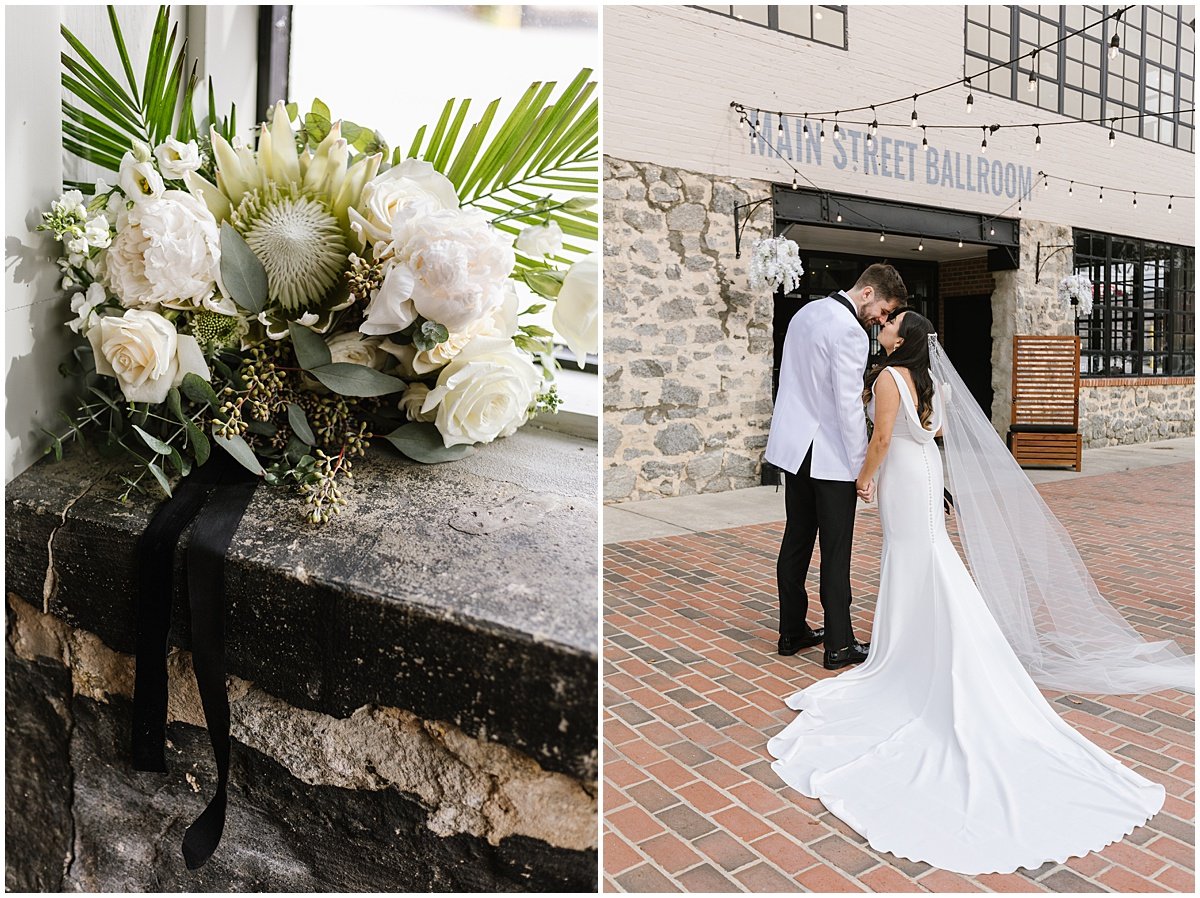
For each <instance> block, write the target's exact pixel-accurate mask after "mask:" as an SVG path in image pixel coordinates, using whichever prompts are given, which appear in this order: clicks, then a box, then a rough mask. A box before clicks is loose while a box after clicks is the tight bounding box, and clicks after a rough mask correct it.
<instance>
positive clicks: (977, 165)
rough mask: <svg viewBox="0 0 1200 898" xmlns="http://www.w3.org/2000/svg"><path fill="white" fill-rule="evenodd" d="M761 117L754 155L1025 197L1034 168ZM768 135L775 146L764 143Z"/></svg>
mask: <svg viewBox="0 0 1200 898" xmlns="http://www.w3.org/2000/svg"><path fill="white" fill-rule="evenodd" d="M760 118H761V124H760V125H759V127H758V130H757V132H756V133H755V135H754V136H753V137H752V138H751V139H750V154H751V155H753V156H770V157H772V158H773V157H775V156H776V155H780V156H783V157H784V158H785V159H787V160H788V161H790V162H792V163H793V164H796V165H811V166H820V167H824V166H827V165H832V166H833V167H834V168H835V169H837V170H838V171H845V170H847V169H849V170H850V171H852V172H856V173H861V174H862V175H864V176H867V177H879V178H891V179H892V180H896V181H915V182H917V183H920V184H925V185H927V186H930V187H942V188H947V189H951V190H961V191H964V192H966V193H981V194H984V195H986V196H996V197H1007V198H1009V199H1014V200H1015V199H1017V198H1018V197H1029V196H1031V194H1032V191H1033V184H1034V171H1033V168H1032V167H1030V166H1028V165H1017V164H1015V163H1013V162H1004V161H1003V160H1000V159H994V158H992V157H990V156H985V155H983V154H982V153H978V154H976V153H963V152H960V151H958V150H950V149H939V148H937V147H934V146H928V147H922V146H921V142H920V141H919V140H900V139H898V138H895V137H888V136H885V135H882V134H876V135H875V136H874V137H872V138H871V140H870V141H869V142H868V141H867V139H866V136H867V135H866V132H865V131H857V130H855V129H853V128H845V127H839V131H838V133H837V134H832V131H831V126H829V125H828V123H827V124H826V137H827V138H828V140H827V142H826V143H822V142H821V137H820V134H821V123H820V122H817V121H809V122H808V133H807V134H805V133H804V123H805V120H804V119H801V118H796V117H794V116H785V117H784V119H783V130H782V131H780V130H779V128H778V126H779V121H778V117H777V116H775V115H772V114H771V113H769V112H763V113H760ZM768 135H770V137H771V143H772V144H774V147H775V149H774V150H772V149H771V144H768V143H767V139H768V137H767V136H768ZM826 150H828V152H826ZM776 151H778V153H776Z"/></svg>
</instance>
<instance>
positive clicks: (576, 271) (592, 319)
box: [553, 253, 600, 368]
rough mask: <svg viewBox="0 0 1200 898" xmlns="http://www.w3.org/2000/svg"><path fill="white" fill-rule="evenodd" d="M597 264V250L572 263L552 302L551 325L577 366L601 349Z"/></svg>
mask: <svg viewBox="0 0 1200 898" xmlns="http://www.w3.org/2000/svg"><path fill="white" fill-rule="evenodd" d="M599 265H600V262H599V258H598V257H597V255H596V253H590V254H589V255H586V256H584V257H583V258H582V259H580V260H579V261H578V262H576V263H575V264H574V265H572V266H571V268H570V270H568V271H567V276H566V277H565V278H563V284H562V289H561V290H559V292H558V299H557V300H556V301H555V303H554V317H553V321H554V329H555V330H556V331H557V332H558V334H559V336H561V337H562V338H563V339H564V340H566V342H567V345H568V346H569V347H571V352H573V353H575V358H576V359H578V361H579V367H580V368H582V367H583V365H584V356H585V355H587V354H588V353H594V352H598V351H599V349H600V320H599V302H598V299H597V298H598V289H599V283H598V281H599V274H600V268H599Z"/></svg>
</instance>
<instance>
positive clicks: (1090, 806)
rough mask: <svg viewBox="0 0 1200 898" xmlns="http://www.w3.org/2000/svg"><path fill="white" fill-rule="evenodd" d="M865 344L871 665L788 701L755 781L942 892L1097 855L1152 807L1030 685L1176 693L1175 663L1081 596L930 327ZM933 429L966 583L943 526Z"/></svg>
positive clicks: (894, 325)
mask: <svg viewBox="0 0 1200 898" xmlns="http://www.w3.org/2000/svg"><path fill="white" fill-rule="evenodd" d="M879 343H880V345H881V346H882V347H883V348H884V350H885V352H886V353H887V357H886V359H885V360H884V362H883V363H882V365H880V366H877V367H875V368H873V369H872V370H871V371H870V372H869V373H868V375H867V390H865V391H864V398H867V397H868V396H869V397H871V399H870V403H869V405H868V413H869V414H870V416H871V418H872V420H873V421H874V434H873V437H872V439H871V442H870V445H869V448H868V450H867V457H866V461H865V462H864V464H863V468H862V471H861V473H860V476H859V479H858V487H859V491H860V493H859V494H860V496H862V497H863V498H864V499H866V500H867V501H870V500H871V498H873V492H874V488H875V484H874V483H872V479H873V477H874V475H875V472H876V471H878V500H879V517H880V522H881V525H882V529H883V557H882V561H881V566H880V576H879V597H878V602H877V605H876V610H875V623H874V632H873V634H872V638H871V650H870V655H869V657H868V658H867V660H866V662H865V663H863V664H862V665H861V666H860V667H858V668H855V669H853V670H851V671H848V672H847V673H844V674H841V675H840V676H838V677H835V678H830V679H826V680H822V681H820V682H817V683H816V684H814V685H812V686H810V687H809V688H807V689H804V690H803V691H801V692H798V693H796V694H795V695H793V696H792V697H791V698H789V699H788V700H787V704H788V707H789V708H792V709H794V710H798V711H803V713H802V714H800V715H799V716H797V717H796V719H795V720H793V721H792V722H791V723H790V724H789V725H788V726H787V727H786V728H785V729H784V730H783V731H782V732H780V733H779V734H778V735H777V736H775V737H774V738H772V739H771V740H770V741H769V742H768V744H767V748H768V751H769V752H770V753H771V754H772V755H773V756H774V757H775V758H777V759H778V760H776V761H775V762H774V763H773V764H772V767H773V769H774V770H775V771H776V772H777V773H778V774H779V776H780V777H781V778H782V779H783V780H784V781H785V782H786V783H787V784H788V785H789V786H791V787H792V788H794V789H796V790H797V791H798V792H801V793H802V794H804V795H807V796H809V797H813V798H819V799H820V800H821V801H822V802H823V803H824V804H825V806H826V807H828V808H829V810H830V811H832V812H833V813H834V814H835V815H836V816H838V817H839V818H841V819H842V820H844V821H845V822H846V823H847V824H849V825H850V826H851V827H853V828H854V829H855V830H856V831H857V832H859V833H860V834H861V835H863V836H864V837H865V838H866V839H867V841H868V842H869V843H870V844H871V846H872V847H873V848H874V849H876V850H877V851H888V852H891V853H892V854H895V855H897V856H898V857H903V858H907V859H909V860H914V861H925V862H927V863H929V864H932V865H933V866H936V867H940V868H942V869H944V870H950V871H953V872H956V873H963V874H981V873H993V872H1001V873H1007V872H1012V871H1013V870H1015V869H1016V868H1018V867H1026V868H1030V869H1032V868H1037V867H1038V866H1040V865H1041V864H1043V863H1044V862H1046V861H1056V862H1061V861H1064V860H1066V859H1067V858H1068V857H1076V856H1081V855H1084V854H1086V853H1088V852H1089V851H1095V850H1098V849H1100V848H1103V847H1104V846H1106V845H1108V844H1109V843H1111V842H1114V841H1116V840H1118V839H1120V838H1122V837H1123V836H1124V835H1126V834H1127V833H1129V832H1130V831H1132V830H1133V829H1134V828H1135V827H1137V826H1140V825H1141V824H1143V823H1145V822H1146V821H1147V820H1148V819H1149V818H1150V817H1152V816H1154V815H1155V814H1156V813H1158V811H1159V810H1160V809H1161V808H1162V805H1163V801H1164V797H1165V792H1164V789H1163V787H1162V786H1160V785H1158V784H1156V783H1153V782H1150V781H1149V780H1147V779H1145V778H1144V777H1142V776H1140V775H1138V774H1137V773H1135V772H1133V771H1132V770H1130V769H1128V768H1127V767H1125V766H1124V765H1122V764H1121V763H1119V762H1118V761H1116V760H1114V759H1113V758H1111V757H1109V755H1108V754H1106V753H1105V752H1104V751H1102V750H1100V749H1099V748H1097V747H1096V746H1095V745H1093V744H1092V743H1090V742H1088V741H1087V740H1086V739H1085V738H1084V737H1083V736H1081V735H1080V734H1079V733H1077V732H1076V731H1075V730H1074V729H1072V728H1071V727H1070V726H1069V725H1068V724H1067V723H1065V722H1064V721H1063V720H1062V718H1060V717H1059V715H1058V714H1057V713H1056V712H1055V711H1054V709H1053V708H1052V707H1051V706H1050V705H1049V703H1048V702H1047V701H1046V699H1045V698H1043V696H1042V694H1041V693H1040V692H1039V691H1038V687H1037V685H1035V682H1034V681H1035V680H1037V682H1038V683H1039V684H1040V685H1042V686H1045V687H1048V688H1057V689H1066V690H1070V691H1092V692H1120V691H1153V690H1156V689H1163V688H1168V687H1174V688H1181V689H1192V688H1194V685H1193V684H1194V675H1195V674H1194V666H1193V662H1192V659H1191V658H1189V657H1184V656H1182V654H1181V653H1180V652H1179V650H1178V649H1177V647H1175V646H1174V645H1173V644H1171V643H1146V642H1144V641H1142V640H1141V638H1140V637H1139V636H1138V635H1137V634H1136V632H1135V631H1133V629H1132V628H1131V627H1129V625H1128V624H1127V623H1125V621H1124V620H1123V619H1121V618H1120V616H1119V615H1118V614H1117V613H1116V612H1115V611H1114V610H1113V609H1112V608H1111V607H1110V606H1109V605H1108V604H1107V603H1106V602H1105V601H1104V599H1103V598H1102V597H1101V596H1100V595H1099V593H1098V592H1097V591H1096V588H1095V585H1094V583H1093V582H1092V580H1091V578H1090V577H1089V576H1088V575H1087V571H1086V568H1084V567H1083V564H1082V561H1081V560H1080V559H1079V556H1078V553H1077V552H1076V551H1075V549H1074V546H1073V544H1072V543H1071V541H1070V537H1069V536H1067V535H1066V531H1065V530H1063V529H1062V527H1061V525H1059V524H1058V522H1057V520H1055V519H1054V516H1053V514H1051V513H1050V511H1049V509H1047V508H1046V507H1045V505H1044V503H1042V501H1041V499H1040V497H1039V496H1038V494H1037V491H1036V489H1034V488H1033V486H1032V485H1031V484H1030V483H1029V480H1028V478H1026V477H1025V476H1024V473H1023V472H1021V470H1020V468H1019V467H1018V466H1017V465H1016V463H1015V462H1014V461H1013V460H1012V458H1011V456H1009V455H1008V453H1007V451H1006V450H1005V449H1004V447H1003V444H1002V443H1001V442H1000V439H999V437H997V436H996V432H995V430H993V429H992V426H991V423H990V422H989V421H988V420H987V418H986V417H985V416H984V415H983V412H982V410H980V409H979V407H978V406H977V405H976V404H975V403H974V402H973V400H972V399H971V397H970V395H969V393H968V392H967V390H966V388H965V386H963V384H962V381H961V380H960V379H959V378H958V376H957V374H956V373H955V372H954V369H953V367H952V366H951V365H950V363H949V361H948V360H947V359H946V358H945V355H944V353H943V352H942V350H941V347H940V346H939V345H938V343H937V339H936V334H934V333H933V327H932V325H931V324H930V323H929V321H928V320H926V319H925V318H923V317H921V316H920V315H918V314H917V313H916V312H913V311H904V312H901V313H899V314H898V315H895V316H894V317H893V319H892V320H891V321H889V322H888V324H887V325H885V326H884V327H883V328H882V330H881V332H880V334H879ZM943 428H944V430H945V442H946V452H947V462H948V465H949V470H950V479H951V486H952V487H953V488H954V496H955V508H956V514H957V515H958V519H959V530H960V534H961V535H962V538H963V542H964V548H965V550H966V553H967V556H968V560H969V561H970V563H971V568H972V571H973V572H974V574H975V577H976V580H974V581H973V580H972V578H971V574H970V573H968V571H967V568H966V566H965V565H964V564H963V562H962V560H961V559H960V558H959V556H958V553H957V552H956V551H955V549H954V546H953V544H952V543H951V542H950V538H949V536H948V535H947V532H946V526H945V521H944V518H943V505H942V502H943V472H942V460H941V456H940V454H939V452H938V449H937V446H936V444H935V443H934V442H933V438H934V436H935V435H940V434H941V431H942V430H943ZM977 582H978V584H979V586H978V587H977V585H976V583H977ZM1064 590H1065V591H1066V592H1064ZM981 591H982V592H981Z"/></svg>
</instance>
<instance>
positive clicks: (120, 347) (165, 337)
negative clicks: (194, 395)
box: [87, 309, 211, 403]
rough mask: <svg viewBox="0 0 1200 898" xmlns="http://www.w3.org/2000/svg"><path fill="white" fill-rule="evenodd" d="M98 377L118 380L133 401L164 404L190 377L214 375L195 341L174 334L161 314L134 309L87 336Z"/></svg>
mask: <svg viewBox="0 0 1200 898" xmlns="http://www.w3.org/2000/svg"><path fill="white" fill-rule="evenodd" d="M87 337H88V340H89V341H90V342H91V344H92V351H93V352H94V353H95V356H96V373H97V374H103V375H107V376H108V377H115V378H116V379H117V381H118V383H119V384H120V386H121V392H122V393H124V394H125V398H126V399H127V400H129V401H130V402H151V403H158V402H162V401H163V400H165V399H166V398H167V393H168V392H169V391H170V389H171V387H177V386H179V384H180V383H182V382H183V378H184V376H185V375H187V374H198V375H200V376H201V377H203V378H204V379H205V380H209V379H210V378H211V375H210V374H209V371H208V365H207V364H206V363H205V361H204V354H203V353H202V352H201V351H200V345H199V344H198V343H197V342H196V338H195V337H193V336H191V335H189V334H180V333H178V332H176V330H175V325H173V324H172V323H171V322H170V321H168V320H167V319H166V318H164V317H163V316H162V315H160V314H158V313H157V312H151V311H147V310H144V309H130V310H129V311H127V312H126V313H125V314H124V315H123V316H121V317H117V316H115V315H107V316H105V317H103V318H101V319H100V320H99V321H97V322H96V323H95V324H94V325H93V326H92V327H91V328H89V329H88V332H87Z"/></svg>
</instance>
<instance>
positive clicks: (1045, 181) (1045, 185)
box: [1042, 172, 1050, 190]
mask: <svg viewBox="0 0 1200 898" xmlns="http://www.w3.org/2000/svg"><path fill="white" fill-rule="evenodd" d="M1049 189H1050V176H1049V175H1048V174H1046V173H1045V172H1042V190H1049Z"/></svg>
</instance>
